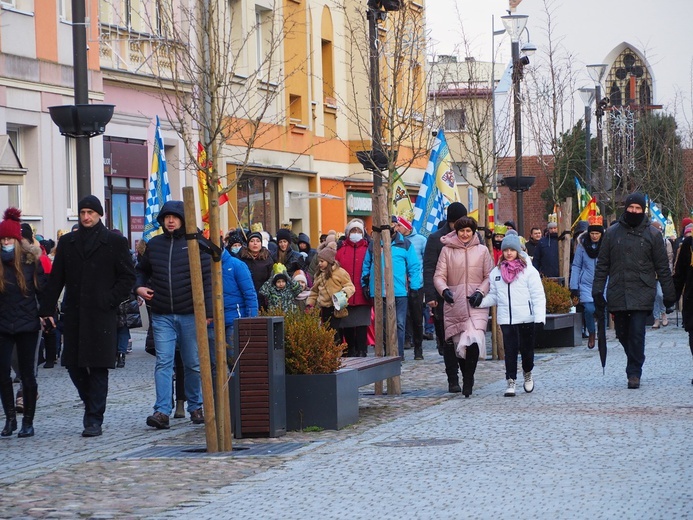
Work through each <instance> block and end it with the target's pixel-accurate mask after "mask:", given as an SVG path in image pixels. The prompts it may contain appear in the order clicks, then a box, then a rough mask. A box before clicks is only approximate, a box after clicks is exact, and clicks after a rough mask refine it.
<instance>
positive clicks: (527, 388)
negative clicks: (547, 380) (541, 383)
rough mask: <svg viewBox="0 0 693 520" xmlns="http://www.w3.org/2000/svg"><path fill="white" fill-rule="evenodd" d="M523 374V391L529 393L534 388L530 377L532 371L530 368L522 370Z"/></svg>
mask: <svg viewBox="0 0 693 520" xmlns="http://www.w3.org/2000/svg"><path fill="white" fill-rule="evenodd" d="M524 375H525V383H524V385H523V387H524V389H525V392H527V393H530V392H531V391H532V390H534V379H532V371H531V370H530V371H529V372H524Z"/></svg>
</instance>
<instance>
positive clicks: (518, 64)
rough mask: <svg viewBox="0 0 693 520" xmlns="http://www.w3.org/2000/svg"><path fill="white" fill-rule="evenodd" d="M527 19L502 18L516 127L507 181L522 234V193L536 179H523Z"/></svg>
mask: <svg viewBox="0 0 693 520" xmlns="http://www.w3.org/2000/svg"><path fill="white" fill-rule="evenodd" d="M527 18H529V17H528V16H527V15H509V16H502V17H501V20H502V21H503V25H504V26H505V30H506V31H507V33H508V36H510V41H511V43H512V46H511V50H512V62H513V76H512V79H513V113H514V114H513V115H514V125H515V179H514V182H512V183H510V182H508V181H509V180H510V179H506V185H508V186H509V187H510V189H511V190H512V191H515V192H516V194H517V226H518V231H519V233H520V234H523V233H524V231H525V229H524V204H523V200H522V193H523V192H524V191H526V190H527V189H529V186H531V184H532V181H534V178H531V181H529V179H527V180H523V177H522V98H521V95H520V80H521V79H522V68H523V67H524V65H526V64H528V63H529V59H528V58H527V57H523V58H522V59H520V34H521V33H522V31H523V30H524V28H525V26H526V25H527ZM513 185H514V186H513Z"/></svg>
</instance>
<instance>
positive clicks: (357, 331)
mask: <svg viewBox="0 0 693 520" xmlns="http://www.w3.org/2000/svg"><path fill="white" fill-rule="evenodd" d="M341 331H342V336H343V337H344V341H346V344H347V345H348V350H347V357H356V356H361V357H365V356H366V355H367V354H368V325H364V326H362V327H347V328H343V329H341Z"/></svg>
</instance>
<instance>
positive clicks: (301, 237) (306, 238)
mask: <svg viewBox="0 0 693 520" xmlns="http://www.w3.org/2000/svg"><path fill="white" fill-rule="evenodd" d="M301 242H304V243H306V244H308V249H310V237H309V236H308V235H306V234H305V233H299V234H298V240H297V241H296V243H301Z"/></svg>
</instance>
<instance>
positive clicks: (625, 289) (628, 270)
mask: <svg viewBox="0 0 693 520" xmlns="http://www.w3.org/2000/svg"><path fill="white" fill-rule="evenodd" d="M645 205H646V203H645V197H644V195H642V194H641V193H632V194H630V195H628V197H626V201H625V204H624V206H625V211H624V212H623V215H621V217H620V218H619V219H618V222H617V223H616V224H615V225H613V226H610V227H609V229H607V230H606V233H605V234H604V238H603V239H602V245H601V247H600V249H599V256H598V257H597V268H596V270H595V273H594V281H593V283H592V298H593V299H594V307H595V313H594V314H595V316H596V317H597V318H598V319H603V317H604V312H605V307H608V309H609V312H611V313H612V314H613V315H614V328H615V329H616V337H617V338H618V340H619V341H620V342H621V345H622V346H623V350H625V352H626V357H627V358H628V363H627V365H626V375H627V376H628V388H632V389H635V388H640V377H641V375H642V366H643V363H644V362H645V324H646V322H647V318H648V316H649V315H650V314H652V309H653V308H654V300H655V295H656V286H657V281H659V283H661V284H662V292H663V294H664V306H665V307H667V308H671V307H673V306H674V303H675V302H676V292H675V290H674V284H673V282H672V278H671V271H670V270H669V260H668V258H667V252H666V249H665V248H664V242H663V241H662V235H661V234H660V233H659V232H657V231H656V230H655V229H652V228H651V226H650V221H649V219H648V218H647V217H646V215H645ZM607 279H608V283H609V285H608V287H606V289H607V291H606V300H605V299H604V289H605V286H606V283H607Z"/></svg>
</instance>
